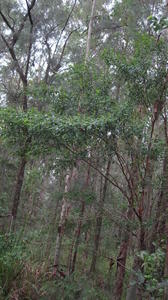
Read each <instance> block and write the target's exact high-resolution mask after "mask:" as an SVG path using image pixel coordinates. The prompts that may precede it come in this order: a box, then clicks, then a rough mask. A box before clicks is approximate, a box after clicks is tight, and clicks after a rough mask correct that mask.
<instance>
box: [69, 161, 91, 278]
mask: <svg viewBox="0 0 168 300" xmlns="http://www.w3.org/2000/svg"><path fill="white" fill-rule="evenodd" d="M89 180H90V166H88V169H87V173H86V179H85V182H84V190H85V189H86V188H88V185H89ZM84 211H85V200H84V199H83V200H82V201H81V211H80V215H79V220H78V225H77V228H76V230H75V237H74V242H73V243H72V247H71V250H70V256H69V273H73V272H74V271H75V265H76V259H77V252H78V246H79V243H80V235H81V228H82V223H83V217H84ZM73 248H74V253H73ZM72 255H73V258H72Z"/></svg>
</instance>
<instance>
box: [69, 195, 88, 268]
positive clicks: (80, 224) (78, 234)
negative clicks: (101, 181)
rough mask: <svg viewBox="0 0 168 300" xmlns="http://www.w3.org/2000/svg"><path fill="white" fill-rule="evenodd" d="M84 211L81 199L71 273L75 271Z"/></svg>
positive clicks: (83, 203)
mask: <svg viewBox="0 0 168 300" xmlns="http://www.w3.org/2000/svg"><path fill="white" fill-rule="evenodd" d="M84 211H85V202H84V201H82V207H81V213H80V216H79V221H78V227H77V231H76V241H75V245H74V254H73V259H72V267H71V273H73V272H74V271H75V265H76V259H77V252H78V246H79V243H80V234H81V227H82V222H83V216H84Z"/></svg>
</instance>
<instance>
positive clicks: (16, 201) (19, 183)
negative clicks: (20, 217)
mask: <svg viewBox="0 0 168 300" xmlns="http://www.w3.org/2000/svg"><path fill="white" fill-rule="evenodd" d="M25 166H26V158H25V157H22V159H21V162H20V167H19V170H18V174H17V178H16V185H15V191H14V197H13V206H12V214H11V215H12V219H11V227H12V228H13V229H14V228H15V222H16V217H17V212H18V206H19V201H20V194H21V190H22V186H23V181H24V173H25Z"/></svg>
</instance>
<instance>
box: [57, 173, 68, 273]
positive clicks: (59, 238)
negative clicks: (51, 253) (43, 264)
mask: <svg viewBox="0 0 168 300" xmlns="http://www.w3.org/2000/svg"><path fill="white" fill-rule="evenodd" d="M71 177H72V174H70V171H69V170H68V172H67V175H66V177H65V189H64V196H63V199H62V207H61V214H60V220H59V225H58V231H57V239H56V246H55V258H54V271H55V272H56V271H57V269H58V268H59V258H60V250H61V243H62V237H63V233H64V225H65V222H66V219H67V216H68V211H69V209H68V201H67V193H68V192H69V190H70V181H71Z"/></svg>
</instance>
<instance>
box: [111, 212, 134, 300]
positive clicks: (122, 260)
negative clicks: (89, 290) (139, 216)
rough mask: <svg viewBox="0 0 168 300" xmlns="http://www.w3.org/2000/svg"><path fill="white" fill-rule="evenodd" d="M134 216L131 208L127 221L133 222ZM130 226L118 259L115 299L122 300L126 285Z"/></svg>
mask: <svg viewBox="0 0 168 300" xmlns="http://www.w3.org/2000/svg"><path fill="white" fill-rule="evenodd" d="M132 216H133V210H132V208H131V207H130V208H129V209H128V212H127V219H128V220H130V221H131V219H132ZM129 236H130V231H129V224H128V225H127V229H126V233H125V237H124V240H123V241H122V243H121V246H120V251H119V255H118V257H117V273H116V282H115V291H114V295H115V297H114V299H115V300H121V297H122V291H123V285H124V277H125V265H126V259H127V252H128V246H129Z"/></svg>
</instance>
